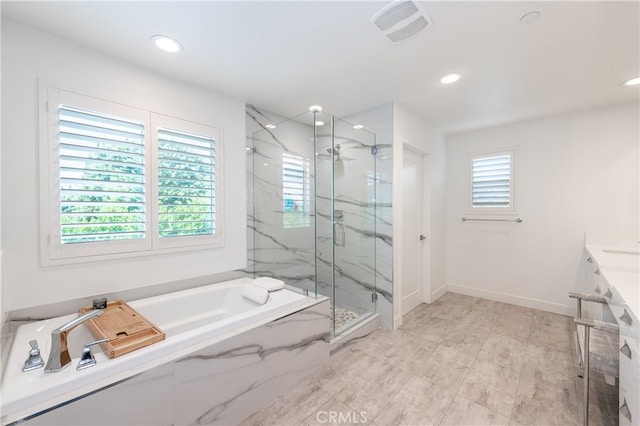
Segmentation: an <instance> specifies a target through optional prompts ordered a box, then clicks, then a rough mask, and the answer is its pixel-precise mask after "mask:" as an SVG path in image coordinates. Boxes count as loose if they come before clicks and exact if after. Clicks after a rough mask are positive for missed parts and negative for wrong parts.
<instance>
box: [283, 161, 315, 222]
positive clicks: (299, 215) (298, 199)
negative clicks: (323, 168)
mask: <svg viewBox="0 0 640 426" xmlns="http://www.w3.org/2000/svg"><path fill="white" fill-rule="evenodd" d="M309 163H310V162H309V159H308V158H304V157H300V156H297V155H291V154H287V153H283V154H282V203H283V205H282V211H283V215H282V226H283V227H284V228H303V227H307V226H310V217H309V211H310V197H309V166H310V164H309Z"/></svg>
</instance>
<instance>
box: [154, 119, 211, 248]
mask: <svg viewBox="0 0 640 426" xmlns="http://www.w3.org/2000/svg"><path fill="white" fill-rule="evenodd" d="M215 170H216V164H215V141H214V140H213V138H211V137H209V136H202V135H195V134H189V133H185V132H181V131H178V130H170V129H163V128H161V129H159V130H158V188H159V194H158V195H159V197H158V199H159V203H160V206H159V232H160V236H161V237H176V236H186V235H205V234H213V233H214V232H215V207H216V206H215Z"/></svg>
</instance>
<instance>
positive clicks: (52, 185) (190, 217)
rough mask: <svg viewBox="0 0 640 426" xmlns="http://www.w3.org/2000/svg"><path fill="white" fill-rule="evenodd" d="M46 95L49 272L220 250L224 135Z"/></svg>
mask: <svg viewBox="0 0 640 426" xmlns="http://www.w3.org/2000/svg"><path fill="white" fill-rule="evenodd" d="M46 90H47V92H46V93H47V98H46V103H45V104H44V105H45V107H44V110H45V111H44V114H45V117H46V120H43V121H42V124H44V123H45V122H46V127H44V129H45V130H44V131H43V135H44V137H43V138H42V141H41V143H42V145H41V157H40V159H41V165H42V170H43V173H42V174H41V181H40V183H41V196H40V204H41V214H40V223H41V227H40V228H41V235H40V242H41V255H42V256H41V259H42V262H43V264H44V265H48V264H55V263H60V262H62V263H71V262H82V261H88V260H98V259H103V258H114V257H123V256H130V255H136V256H141V255H150V254H155V253H160V252H163V251H166V250H171V251H180V250H194V249H200V248H213V247H222V245H223V240H222V230H221V229H220V226H219V223H220V219H221V218H222V212H221V211H220V209H221V204H220V202H219V200H220V199H221V194H222V180H223V179H222V176H221V167H220V165H219V164H218V163H217V161H216V160H217V159H218V158H219V157H220V155H221V152H222V145H221V142H220V139H221V138H220V131H219V129H217V128H215V127H211V126H207V125H204V124H199V123H195V122H191V121H187V120H182V119H179V118H175V117H170V116H166V115H162V114H157V113H154V112H152V111H148V110H142V109H138V108H133V107H129V106H126V105H121V104H117V103H113V102H109V101H105V100H101V99H97V98H92V97H89V96H84V95H80V94H77V93H72V92H67V91H64V90H60V89H56V88H52V87H48V88H47V89H46Z"/></svg>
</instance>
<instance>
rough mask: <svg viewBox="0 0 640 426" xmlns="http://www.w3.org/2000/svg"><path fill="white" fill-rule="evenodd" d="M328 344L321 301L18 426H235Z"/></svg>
mask: <svg viewBox="0 0 640 426" xmlns="http://www.w3.org/2000/svg"><path fill="white" fill-rule="evenodd" d="M329 336H330V333H329V300H328V299H327V298H323V299H322V300H321V301H318V302H316V303H315V304H313V305H311V306H309V307H307V308H305V309H302V310H299V311H297V312H294V313H292V314H290V315H287V316H284V317H282V318H280V319H276V320H274V321H271V322H268V323H266V324H263V325H261V326H259V327H254V328H250V326H247V327H241V328H239V329H237V330H234V331H233V332H232V334H231V335H230V336H228V337H227V338H225V339H223V340H221V341H218V342H216V343H214V344H212V345H209V346H207V347H205V348H203V349H201V350H198V351H196V352H193V353H191V354H188V355H186V356H183V357H180V358H179V359H176V360H175V361H173V362H169V363H165V364H162V365H160V366H158V367H154V368H151V369H149V370H146V371H144V372H143V373H141V374H138V375H136V376H133V377H131V378H129V379H127V380H125V381H123V382H121V383H117V384H115V385H114V386H112V387H108V388H106V389H102V390H100V391H98V392H96V393H93V394H90V395H89V396H86V397H84V398H81V399H78V400H76V401H74V402H72V403H70V404H68V405H63V406H61V407H60V408H58V409H55V410H53V411H50V412H48V413H46V414H43V415H41V416H38V417H35V418H33V419H31V420H28V421H26V422H24V423H22V424H25V425H47V426H53V425H60V426H62V425H64V426H68V425H96V424H105V425H106V424H108V425H134V424H135V425H154V426H158V425H174V424H175V425H199V424H219V425H231V424H238V423H239V422H240V421H242V419H244V418H245V417H246V416H247V412H251V411H255V410H258V409H260V408H261V407H263V406H264V405H266V404H268V403H270V401H272V400H273V398H274V397H275V396H277V395H279V394H281V393H283V392H286V391H287V390H289V389H291V387H292V386H294V385H296V383H299V382H300V381H301V380H302V379H304V378H305V377H307V376H308V375H310V374H311V373H312V372H314V371H315V370H316V369H317V368H318V367H319V366H320V365H322V364H324V363H326V362H327V361H328V359H329V349H330V348H329ZM134 395H135V397H132V396H134Z"/></svg>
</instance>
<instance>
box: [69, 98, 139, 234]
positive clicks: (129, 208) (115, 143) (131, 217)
mask: <svg viewBox="0 0 640 426" xmlns="http://www.w3.org/2000/svg"><path fill="white" fill-rule="evenodd" d="M59 120H60V127H59V131H60V133H59V136H60V145H59V161H60V228H61V237H60V238H61V242H62V243H63V244H71V243H82V242H94V241H108V240H118V239H132V238H144V236H145V229H146V228H145V177H144V161H145V160H144V154H145V153H144V125H143V124H142V123H138V122H134V121H129V120H125V119H122V118H118V117H112V116H107V115H103V114H97V113H93V112H90V111H85V110H80V109H77V108H73V107H69V106H64V105H61V106H60V108H59Z"/></svg>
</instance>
